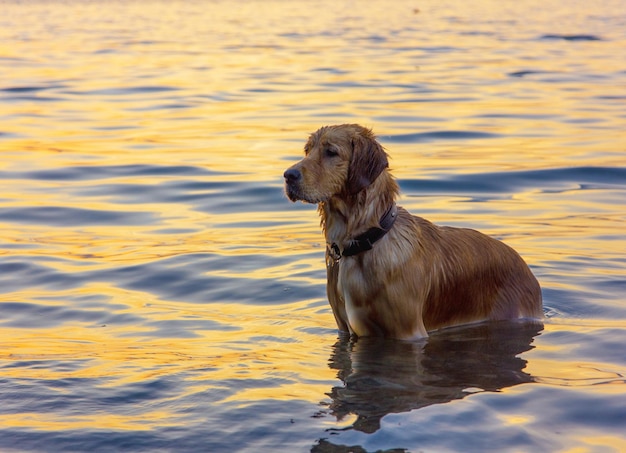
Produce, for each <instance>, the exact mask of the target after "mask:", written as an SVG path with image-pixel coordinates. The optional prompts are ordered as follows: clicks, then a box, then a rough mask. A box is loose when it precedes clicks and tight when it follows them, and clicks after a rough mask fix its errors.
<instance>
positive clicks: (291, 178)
mask: <svg viewBox="0 0 626 453" xmlns="http://www.w3.org/2000/svg"><path fill="white" fill-rule="evenodd" d="M283 176H284V177H285V181H287V182H288V183H294V182H297V181H299V180H300V179H301V178H302V173H300V170H296V169H295V168H290V169H288V170H287V171H285V174H284V175H283Z"/></svg>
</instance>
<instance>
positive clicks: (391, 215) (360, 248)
mask: <svg viewBox="0 0 626 453" xmlns="http://www.w3.org/2000/svg"><path fill="white" fill-rule="evenodd" d="M397 217H398V207H397V206H396V204H395V203H393V204H392V205H391V206H390V207H389V209H387V212H385V214H384V215H383V216H382V217H381V218H380V222H379V223H380V228H378V227H373V228H370V229H369V230H367V231H366V232H365V233H362V234H359V235H358V236H357V237H355V238H354V239H353V240H352V241H350V245H348V246H347V247H346V248H345V249H343V252H342V251H341V250H340V249H339V246H338V245H337V244H336V243H333V244H332V246H331V249H330V253H331V255H332V256H333V257H335V259H339V258H341V257H342V256H354V255H358V254H359V253H362V252H366V251H368V250H371V248H372V247H373V246H374V243H375V242H376V241H378V240H379V239H381V238H382V237H383V236H384V235H385V234H387V233H388V232H389V230H391V227H392V226H393V224H394V222H395V221H396V218H397Z"/></svg>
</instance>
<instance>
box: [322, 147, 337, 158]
mask: <svg viewBox="0 0 626 453" xmlns="http://www.w3.org/2000/svg"><path fill="white" fill-rule="evenodd" d="M324 153H325V154H326V157H336V156H338V155H339V152H338V151H337V149H336V148H326V149H325V150H324Z"/></svg>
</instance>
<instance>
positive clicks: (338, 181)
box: [284, 124, 543, 340]
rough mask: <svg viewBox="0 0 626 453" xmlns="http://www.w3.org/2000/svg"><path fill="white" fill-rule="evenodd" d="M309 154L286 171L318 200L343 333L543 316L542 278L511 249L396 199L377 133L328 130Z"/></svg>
mask: <svg viewBox="0 0 626 453" xmlns="http://www.w3.org/2000/svg"><path fill="white" fill-rule="evenodd" d="M304 153H305V157H304V158H303V159H302V160H301V161H299V162H298V163H296V164H294V165H293V166H291V167H290V168H289V169H287V170H286V171H285V173H284V178H285V191H286V193H287V196H288V198H289V199H290V200H291V201H297V200H302V201H304V202H308V203H317V204H318V211H319V214H320V217H321V224H322V229H323V231H324V235H325V237H326V265H327V276H328V282H327V287H326V292H327V295H328V300H329V302H330V305H331V307H332V310H333V313H334V315H335V319H336V321H337V325H338V327H339V329H340V330H343V331H347V332H350V333H351V334H352V335H356V336H382V337H389V338H397V339H406V340H411V339H417V338H422V337H426V336H428V333H427V332H428V331H431V330H436V329H441V328H444V327H449V326H456V325H460V324H465V323H473V322H479V321H486V320H503V319H515V318H533V319H539V318H541V317H542V315H543V310H542V302H541V288H540V287H539V283H538V282H537V280H536V279H535V277H534V276H533V274H532V272H531V271H530V269H529V268H528V266H527V265H526V263H525V262H524V260H523V259H522V258H521V257H520V256H519V255H518V254H517V252H515V251H514V250H513V249H512V248H510V247H508V246H507V245H505V244H503V243H502V242H500V241H498V240H496V239H493V238H491V237H489V236H486V235H484V234H482V233H479V232H478V231H475V230H470V229H465V228H453V227H445V226H437V225H434V224H433V223H431V222H429V221H427V220H425V219H423V218H421V217H416V216H413V215H411V214H410V213H409V212H408V211H406V210H405V209H403V208H401V207H399V206H396V204H395V199H396V197H397V195H398V193H399V188H398V184H397V183H396V181H395V180H394V178H393V177H392V175H391V173H390V172H389V170H388V161H387V153H386V152H385V150H384V149H383V147H382V146H381V145H380V144H379V143H378V141H377V140H376V137H375V136H374V134H373V133H372V131H371V130H369V129H366V128H364V127H362V126H359V125H357V124H344V125H337V126H326V127H322V128H321V129H319V130H318V131H317V132H315V133H313V134H312V135H311V136H310V137H309V140H308V141H307V143H306V146H305V147H304Z"/></svg>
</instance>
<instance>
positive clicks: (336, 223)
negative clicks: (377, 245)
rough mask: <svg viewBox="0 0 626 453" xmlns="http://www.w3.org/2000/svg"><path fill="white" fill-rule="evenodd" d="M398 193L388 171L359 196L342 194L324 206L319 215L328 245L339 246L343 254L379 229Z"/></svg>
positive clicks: (321, 206)
mask: <svg viewBox="0 0 626 453" xmlns="http://www.w3.org/2000/svg"><path fill="white" fill-rule="evenodd" d="M398 193H399V188H398V184H397V183H396V181H395V180H394V179H393V177H392V176H391V174H390V173H389V172H388V171H387V170H385V171H383V172H382V173H381V174H380V175H379V176H378V178H376V180H375V181H374V182H373V183H372V184H371V185H370V186H369V187H366V188H365V189H363V190H361V191H360V192H359V193H357V194H354V195H347V194H338V195H335V196H333V197H332V198H331V199H330V200H328V201H325V202H322V203H320V204H319V205H318V211H319V214H320V217H321V224H322V229H323V231H324V236H325V237H326V243H327V244H329V245H331V244H337V245H338V246H339V247H340V248H341V249H342V250H343V248H344V247H346V246H347V245H348V243H349V242H350V241H351V240H353V239H354V238H355V237H356V236H358V235H359V234H362V233H364V232H365V231H367V230H369V229H370V228H374V227H379V226H380V225H379V222H380V219H381V218H382V217H383V216H384V215H385V213H387V212H388V211H389V208H390V207H391V206H392V205H393V203H395V199H396V196H397V195H398Z"/></svg>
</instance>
